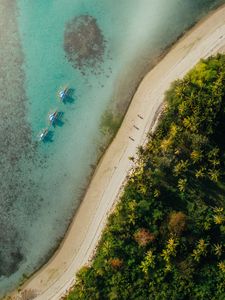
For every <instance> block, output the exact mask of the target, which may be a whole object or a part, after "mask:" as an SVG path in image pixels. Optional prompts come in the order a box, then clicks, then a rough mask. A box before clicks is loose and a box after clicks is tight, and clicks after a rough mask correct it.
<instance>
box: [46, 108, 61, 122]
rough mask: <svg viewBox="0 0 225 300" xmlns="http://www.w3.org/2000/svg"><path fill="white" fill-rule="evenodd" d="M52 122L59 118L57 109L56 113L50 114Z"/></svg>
mask: <svg viewBox="0 0 225 300" xmlns="http://www.w3.org/2000/svg"><path fill="white" fill-rule="evenodd" d="M48 118H49V121H50V123H51V124H54V123H55V122H56V121H57V119H58V118H59V112H58V111H57V110H56V111H55V112H54V113H51V114H49V116H48Z"/></svg>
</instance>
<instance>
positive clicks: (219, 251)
mask: <svg viewBox="0 0 225 300" xmlns="http://www.w3.org/2000/svg"><path fill="white" fill-rule="evenodd" d="M214 252H215V254H216V256H218V257H220V256H221V255H222V245H221V244H215V245H214Z"/></svg>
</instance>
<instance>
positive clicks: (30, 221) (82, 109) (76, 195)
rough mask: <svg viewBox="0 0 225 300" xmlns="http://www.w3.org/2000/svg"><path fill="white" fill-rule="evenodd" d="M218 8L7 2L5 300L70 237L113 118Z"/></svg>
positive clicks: (2, 122) (90, 0) (0, 270)
mask: <svg viewBox="0 0 225 300" xmlns="http://www.w3.org/2000/svg"><path fill="white" fill-rule="evenodd" d="M184 2H185V3H184ZM220 2H221V3H222V2H225V1H213V0H211V1H201V0H189V1H182V0H170V1H168V0H139V1H137V0H123V1H119V0H107V1H104V0H48V1H43V0H17V1H15V0H0V58H1V60H0V74H1V75H0V90H1V99H0V114H1V118H0V132H1V134H0V154H1V155H0V175H1V180H0V190H1V194H0V209H1V216H0V225H1V227H0V228H1V231H0V245H1V248H0V276H1V277H0V295H2V294H4V293H5V292H6V291H7V290H9V289H12V288H13V287H15V285H16V284H18V283H19V282H20V280H22V278H23V274H26V275H29V274H30V273H31V272H33V271H34V270H35V269H36V268H38V267H39V266H40V265H41V264H42V263H43V262H45V260H46V258H47V257H48V256H49V255H50V253H51V252H52V250H53V249H54V248H55V247H56V245H57V244H58V242H59V240H60V239H61V238H62V236H63V235H64V233H65V230H66V229H67V226H68V224H69V221H70V219H71V217H72V215H73V213H74V211H75V209H76V207H77V206H78V203H79V201H80V199H81V196H82V195H83V193H84V189H85V187H86V185H87V182H88V178H89V175H90V173H91V171H92V165H94V164H95V163H96V161H97V159H98V157H99V155H100V154H101V148H102V146H103V145H104V144H105V143H106V141H107V137H106V136H104V135H103V134H102V133H101V132H102V131H101V118H102V115H104V113H105V111H106V110H109V109H110V110H113V111H114V113H115V111H116V113H117V114H118V115H121V114H122V113H123V112H124V111H125V109H126V107H127V103H128V102H129V100H130V97H131V95H132V93H133V91H134V89H135V87H136V85H137V83H138V81H139V80H140V78H141V76H142V75H143V74H144V72H145V71H146V70H147V69H148V68H149V67H150V66H151V65H152V64H153V62H154V61H155V59H156V58H157V57H158V56H159V54H160V53H162V51H163V49H164V48H165V47H167V46H168V45H169V44H171V43H172V42H174V41H175V40H176V38H177V37H178V36H179V35H180V34H181V33H182V32H183V31H184V30H185V29H186V28H188V27H189V26H190V25H191V24H193V22H195V21H196V20H197V19H199V18H200V17H201V16H202V15H204V14H205V13H206V12H207V11H208V10H209V9H210V8H212V6H213V5H216V4H218V3H220ZM63 86H69V87H71V89H73V91H72V92H71V95H70V98H69V99H67V100H68V101H67V102H66V103H65V104H63V103H60V101H59V99H58V97H57V93H58V91H59V89H60V87H63ZM55 109H58V110H59V111H60V112H62V118H61V120H60V122H58V124H56V126H55V127H53V126H51V127H50V130H51V134H52V137H51V139H49V140H48V141H46V142H45V143H43V142H41V143H39V142H38V141H37V136H38V134H39V132H40V130H42V129H43V128H45V127H47V126H49V124H48V113H49V112H51V111H54V110H55Z"/></svg>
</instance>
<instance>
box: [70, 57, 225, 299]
mask: <svg viewBox="0 0 225 300" xmlns="http://www.w3.org/2000/svg"><path fill="white" fill-rule="evenodd" d="M131 159H134V158H131ZM224 159H225V56H224V55H221V54H219V55H217V56H215V57H210V58H208V59H207V60H201V61H200V62H199V63H198V64H197V65H196V66H195V68H193V69H192V70H191V71H190V72H189V73H188V74H187V75H186V76H185V77H184V78H183V79H182V80H177V81H176V82H174V83H173V84H172V86H171V88H170V90H169V91H168V92H167V93H166V96H165V109H164V112H163V114H162V116H161V119H160V121H159V124H158V127H157V129H156V131H155V132H154V133H152V134H149V140H148V143H147V144H146V146H144V147H142V146H140V147H139V149H138V159H137V161H136V163H135V168H134V170H133V172H132V174H131V176H130V177H129V180H128V182H127V184H126V186H125V189H124V192H123V195H122V196H121V199H120V201H119V203H118V205H117V206H116V208H115V210H114V212H113V214H112V215H111V216H110V218H109V221H108V225H107V227H106V229H105V230H104V232H103V235H102V238H101V241H100V243H99V246H98V249H97V252H96V255H95V258H94V259H93V261H92V263H91V265H88V266H84V267H83V268H82V269H81V270H80V272H79V273H78V275H77V280H76V284H75V286H74V287H73V289H72V290H71V291H70V293H69V294H68V295H67V296H66V297H65V299H67V300H77V299H82V300H86V299H91V300H95V299H96V300H97V299H101V300H104V299H109V300H116V299H120V300H122V299H129V300H131V299H135V300H138V299H139V300H143V299H154V300H157V299H160V300H163V299H165V300H167V299H174V300H182V299H193V300H195V299H196V300H197V299H204V300H205V299H212V300H213V299H214V300H219V299H221V300H222V299H225V253H224V252H225V181H224V179H225V176H224V175H225V172H224V171H225V160H224Z"/></svg>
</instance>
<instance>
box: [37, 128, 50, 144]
mask: <svg viewBox="0 0 225 300" xmlns="http://www.w3.org/2000/svg"><path fill="white" fill-rule="evenodd" d="M48 132H49V131H48V128H45V129H44V130H43V131H42V132H41V133H40V135H39V141H44V140H45V139H46V137H47V135H48Z"/></svg>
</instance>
